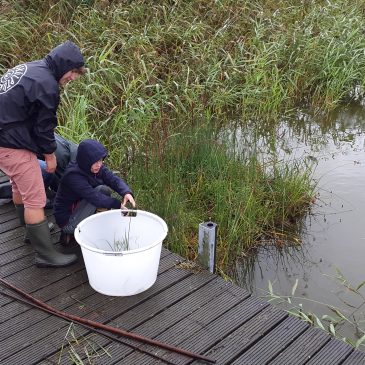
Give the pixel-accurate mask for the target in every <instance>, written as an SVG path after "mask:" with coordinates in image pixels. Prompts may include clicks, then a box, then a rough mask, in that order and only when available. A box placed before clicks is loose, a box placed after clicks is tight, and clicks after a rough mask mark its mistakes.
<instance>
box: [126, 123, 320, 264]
mask: <svg viewBox="0 0 365 365" xmlns="http://www.w3.org/2000/svg"><path fill="white" fill-rule="evenodd" d="M224 143H225V141H222V140H221V139H220V138H218V137H217V136H215V135H214V133H212V132H211V131H210V130H209V129H207V128H206V127H204V128H200V129H196V130H193V131H191V130H185V131H184V133H180V134H176V135H174V136H171V137H170V138H169V140H168V142H167V143H166V145H165V148H164V151H163V154H162V155H161V154H158V153H150V154H149V155H148V156H145V158H142V159H137V160H136V161H135V164H134V166H133V171H132V172H131V176H130V179H131V181H132V182H133V183H132V184H133V186H135V187H137V189H136V190H135V193H136V195H137V198H138V202H139V205H140V206H142V207H148V208H149V209H152V210H153V211H154V212H155V213H157V214H159V215H161V216H163V217H164V218H165V219H166V221H167V224H168V226H169V229H170V232H169V237H168V239H167V244H168V246H169V247H170V248H171V249H172V250H174V251H177V252H179V253H181V254H183V255H185V256H188V257H190V258H194V257H195V255H196V251H197V249H196V245H197V241H198V225H199V223H201V222H202V221H204V220H208V219H209V218H210V219H212V220H213V221H215V222H217V223H218V225H219V234H218V249H217V251H218V262H219V265H218V266H219V268H220V269H222V270H224V269H226V267H227V264H228V263H232V262H233V261H234V259H235V258H236V257H237V256H240V255H245V254H247V253H248V251H249V250H250V249H252V247H254V246H257V245H258V244H260V242H261V243H262V242H263V240H264V239H267V238H270V237H273V236H275V234H276V233H283V232H285V230H287V229H288V228H290V226H291V225H292V224H293V222H294V221H295V220H296V219H298V218H300V217H302V216H303V215H304V214H305V213H306V212H307V209H308V207H309V205H310V202H311V199H312V198H313V187H312V186H311V185H310V183H309V181H310V178H309V176H308V175H307V173H306V172H301V171H303V166H299V165H298V166H293V165H292V166H289V162H287V163H286V164H284V165H285V166H284V167H283V166H281V167H280V168H279V167H278V168H276V167H275V168H274V169H272V166H270V167H269V166H264V165H263V164H262V163H260V162H259V161H258V160H257V159H256V158H255V157H252V158H251V159H249V160H242V159H241V158H240V156H230V155H229V154H228V153H227V147H226V146H225V144H224ZM292 162H293V161H292Z"/></svg>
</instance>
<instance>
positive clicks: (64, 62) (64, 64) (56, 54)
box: [44, 41, 85, 82]
mask: <svg viewBox="0 0 365 365" xmlns="http://www.w3.org/2000/svg"><path fill="white" fill-rule="evenodd" d="M44 59H45V62H46V63H47V65H48V67H49V68H50V69H51V71H52V73H53V74H54V76H55V78H56V80H57V82H58V81H59V80H60V79H61V77H62V76H63V75H64V74H65V73H66V72H68V71H71V70H73V69H78V68H80V67H83V66H84V65H85V62H84V58H83V56H82V54H81V51H80V49H79V47H77V46H76V44H75V43H73V42H71V41H66V42H64V43H61V44H60V45H58V46H57V47H56V48H53V49H52V51H51V52H49V53H48V55H47V56H46V57H45V58H44Z"/></svg>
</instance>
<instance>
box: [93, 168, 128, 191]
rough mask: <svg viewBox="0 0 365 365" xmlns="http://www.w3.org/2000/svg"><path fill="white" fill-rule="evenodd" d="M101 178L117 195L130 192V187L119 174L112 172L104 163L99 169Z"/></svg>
mask: <svg viewBox="0 0 365 365" xmlns="http://www.w3.org/2000/svg"><path fill="white" fill-rule="evenodd" d="M100 174H101V178H102V179H103V181H104V184H105V185H107V186H109V187H110V188H112V189H113V190H114V191H115V192H117V193H118V194H119V195H121V196H123V197H124V195H125V194H128V193H129V194H132V190H131V189H130V187H129V186H128V185H127V184H126V183H125V182H124V180H122V179H121V178H120V177H119V176H117V175H115V174H113V173H112V172H111V171H110V170H109V169H108V168H107V167H106V166H105V165H103V166H102V167H101V169H100ZM132 195H133V194H132Z"/></svg>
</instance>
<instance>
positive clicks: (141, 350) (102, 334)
mask: <svg viewBox="0 0 365 365" xmlns="http://www.w3.org/2000/svg"><path fill="white" fill-rule="evenodd" d="M0 293H1V294H3V295H6V296H8V297H9V298H12V299H15V300H17V301H19V302H21V303H24V304H28V305H29V306H31V307H33V308H38V309H39V310H42V311H44V312H47V313H49V314H53V315H54V313H53V312H52V311H50V310H49V309H46V308H43V307H41V306H40V305H38V304H36V303H32V302H30V301H29V300H26V299H23V298H19V297H18V296H16V295H14V294H10V293H8V292H6V291H3V290H1V289H0ZM60 318H63V317H60ZM78 325H80V326H82V327H85V328H87V329H89V330H91V331H93V332H95V333H97V334H99V335H101V336H105V337H107V338H109V339H111V340H113V341H116V342H119V343H121V344H123V345H125V346H128V347H130V348H132V349H133V350H136V351H139V352H141V353H143V354H146V355H149V356H152V357H153V358H155V359H157V360H160V361H162V362H164V363H166V364H168V365H176V364H175V363H174V362H171V361H170V360H167V359H164V358H163V357H161V356H158V355H156V354H154V353H152V352H149V351H147V350H144V349H142V348H140V347H138V346H136V345H132V344H131V343H128V342H127V341H123V340H121V339H120V338H119V337H116V336H113V335H110V334H109V333H106V332H105V331H100V330H98V329H96V328H94V327H91V326H88V325H87V324H85V323H78Z"/></svg>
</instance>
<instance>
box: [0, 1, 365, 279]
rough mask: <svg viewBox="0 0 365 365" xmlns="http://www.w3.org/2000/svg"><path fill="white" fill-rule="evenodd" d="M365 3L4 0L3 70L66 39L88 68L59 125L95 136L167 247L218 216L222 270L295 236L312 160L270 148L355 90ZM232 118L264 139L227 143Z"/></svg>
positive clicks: (177, 245) (364, 68)
mask: <svg viewBox="0 0 365 365" xmlns="http://www.w3.org/2000/svg"><path fill="white" fill-rule="evenodd" d="M364 12H365V5H364V2H363V1H357V0H354V1H351V2H350V1H345V0H337V1H299V0H296V1H286V0H275V1H272V0H266V1H258V0H256V1H250V2H247V1H231V0H222V1H177V0H176V1H153V2H151V1H139V0H137V1H91V0H90V1H86V0H85V1H81V0H79V1H66V0H61V1H50V0H47V1H39V0H38V1H37V0H34V1H27V0H19V1H13V0H3V1H2V12H1V14H0V39H1V41H0V68H1V70H2V71H4V70H5V69H7V68H10V67H12V66H14V65H16V64H18V63H21V62H26V61H29V60H32V59H37V58H41V57H43V56H44V55H45V54H46V53H47V52H48V51H49V50H50V49H51V48H53V47H54V46H55V45H56V44H58V43H60V42H62V41H64V40H66V39H70V40H73V41H75V42H76V43H77V44H78V45H79V46H80V47H81V48H82V51H83V53H84V55H85V59H86V62H87V66H88V68H89V72H88V74H87V75H86V76H85V77H83V78H82V79H80V80H79V81H78V82H77V83H75V84H72V85H71V86H70V87H66V89H65V90H64V91H63V97H62V103H61V107H60V110H59V124H60V126H59V130H58V131H59V133H61V134H62V135H64V136H65V137H67V138H70V139H71V140H73V141H75V142H79V141H81V140H82V139H84V138H89V137H91V138H97V139H99V140H100V141H101V142H102V143H104V144H105V145H106V146H107V148H108V149H109V151H110V155H109V158H108V164H109V166H111V167H112V168H113V169H117V170H119V171H121V173H122V175H123V176H124V177H126V179H127V181H128V182H129V183H130V185H131V186H132V187H133V190H134V193H135V195H136V198H137V201H138V206H139V208H141V209H144V210H148V211H151V212H154V213H156V214H158V215H160V216H161V217H163V218H164V219H165V220H166V222H167V224H168V226H169V230H170V231H169V236H168V239H167V240H166V245H167V246H168V248H170V249H172V250H174V251H176V252H178V253H180V254H183V255H185V256H186V257H189V258H194V257H195V255H196V252H197V241H198V240H197V234H198V224H199V223H200V222H202V221H204V220H207V219H208V218H211V219H212V220H213V221H215V222H217V224H218V225H219V230H218V232H219V237H218V250H217V253H218V265H219V269H220V270H221V272H225V270H226V268H227V266H228V265H229V264H230V263H231V262H232V261H234V260H235V259H236V257H237V256H246V255H248V254H249V253H250V251H251V250H252V248H255V247H257V246H258V245H262V244H265V243H266V242H268V241H270V242H275V243H276V244H278V245H279V246H280V245H286V244H292V245H293V244H294V245H296V244H300V240H299V239H298V237H297V233H296V232H297V231H298V227H300V224H301V220H302V218H303V217H304V216H305V214H306V213H308V211H309V209H310V206H311V202H312V201H313V198H314V196H315V181H313V179H312V174H311V166H310V165H309V164H308V163H307V162H303V161H302V160H296V159H295V158H293V159H292V160H286V161H282V160H281V159H280V158H278V156H277V155H276V148H275V146H276V141H277V139H278V138H280V136H278V135H277V134H276V130H277V125H278V123H279V122H280V120H282V118H288V119H290V118H294V122H295V115H296V114H295V112H294V111H295V110H297V108H301V107H303V106H306V107H307V108H310V109H312V110H314V111H316V112H317V113H326V112H327V111H329V110H332V109H333V108H335V107H336V106H338V105H339V104H341V103H344V102H347V101H348V100H350V99H351V98H353V97H355V96H358V95H359V93H360V94H361V90H362V86H363V83H364V75H365V57H364V54H363V50H364V46H365V38H364V37H363V31H364V29H365V20H364V19H365V18H364ZM235 124H236V125H239V127H240V128H241V129H242V128H243V130H244V128H249V129H250V130H251V131H252V130H253V131H254V134H255V135H257V136H258V137H257V138H259V136H260V135H261V133H262V132H264V133H267V132H268V131H272V132H273V133H271V135H270V138H267V139H266V143H268V144H269V145H270V146H272V148H271V153H272V154H271V158H268V159H266V160H265V163H264V162H263V161H262V160H261V159H260V158H259V156H258V150H257V149H255V143H253V145H252V148H251V147H250V148H249V149H248V150H245V151H241V152H240V153H237V151H234V150H232V148H231V145H230V143H229V142H230V140H229V138H227V137H225V134H224V133H222V131H227V130H230V129H231V128H232V125H235Z"/></svg>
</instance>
